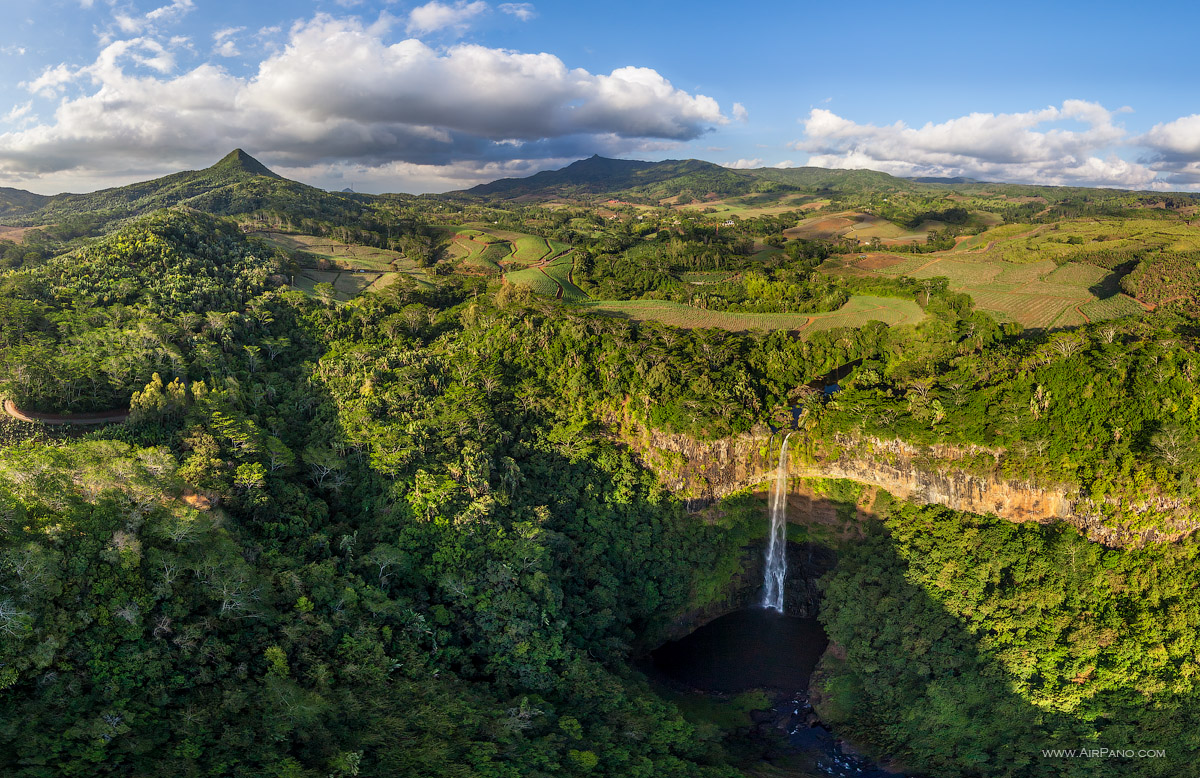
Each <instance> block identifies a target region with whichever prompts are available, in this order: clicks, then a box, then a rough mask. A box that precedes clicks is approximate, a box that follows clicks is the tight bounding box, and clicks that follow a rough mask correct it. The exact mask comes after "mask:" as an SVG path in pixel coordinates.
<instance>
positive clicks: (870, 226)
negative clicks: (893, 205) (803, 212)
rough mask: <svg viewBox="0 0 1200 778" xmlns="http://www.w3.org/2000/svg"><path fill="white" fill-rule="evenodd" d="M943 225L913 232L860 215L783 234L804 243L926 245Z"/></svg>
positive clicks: (846, 214) (832, 217)
mask: <svg viewBox="0 0 1200 778" xmlns="http://www.w3.org/2000/svg"><path fill="white" fill-rule="evenodd" d="M945 227H946V225H945V224H944V223H943V222H939V221H932V220H927V221H924V222H922V223H921V224H919V225H917V226H916V227H914V228H908V227H903V226H901V225H899V224H896V223H894V222H890V221H888V220H887V219H883V218H881V217H879V216H873V215H872V214H869V213H862V212H859V211H841V212H839V213H834V214H821V215H818V216H813V217H811V218H808V219H804V220H802V221H801V222H800V223H799V224H797V225H796V226H795V227H792V228H791V229H787V230H784V231H783V234H784V236H785V237H788V238H801V239H805V240H815V239H825V240H829V239H833V238H848V239H851V240H858V241H862V242H868V241H871V240H874V239H875V238H878V239H879V240H880V241H882V242H883V243H885V244H887V243H892V244H896V243H912V242H913V241H918V242H924V241H925V239H926V238H927V237H928V234H929V231H930V230H942V229H945Z"/></svg>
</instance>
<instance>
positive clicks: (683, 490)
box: [622, 428, 1200, 546]
mask: <svg viewBox="0 0 1200 778" xmlns="http://www.w3.org/2000/svg"><path fill="white" fill-rule="evenodd" d="M622 439H623V440H624V441H625V442H626V443H627V444H628V445H629V446H630V447H631V448H632V449H633V450H634V451H635V452H636V453H637V454H638V456H639V457H640V458H641V459H642V460H643V461H644V462H645V463H646V465H647V466H649V467H650V468H651V469H653V470H654V471H655V472H657V473H658V475H659V477H660V479H661V480H662V482H663V484H664V485H665V486H666V487H667V488H668V489H670V490H672V491H673V492H675V493H676V494H678V495H679V496H680V497H681V498H683V499H684V500H685V501H686V502H687V505H688V509H689V510H698V509H699V508H702V507H704V506H706V505H708V504H711V503H712V502H715V501H716V500H719V499H720V498H722V497H725V496H726V495H729V494H732V493H734V492H737V491H740V490H743V489H748V488H751V487H754V486H757V485H759V484H762V483H763V482H764V481H766V480H767V479H768V478H770V477H771V475H772V474H773V473H774V472H775V467H776V462H777V459H776V458H777V457H778V451H779V446H780V444H781V441H782V436H781V435H778V434H772V432H771V431H770V430H769V429H767V428H762V429H757V430H754V431H752V432H749V433H745V434H742V435H737V436H733V437H728V438H721V439H718V440H713V441H698V440H696V439H694V438H690V437H688V436H686V435H678V434H662V433H656V432H654V431H644V430H643V431H640V432H639V433H637V434H634V435H628V434H626V435H623V436H622ZM838 444H839V445H840V450H841V453H838V454H836V455H834V456H821V455H819V454H818V455H817V456H815V457H811V458H810V461H808V462H804V463H801V461H800V460H801V457H800V456H797V457H795V458H793V460H792V461H793V465H792V470H791V473H792V475H793V476H801V477H810V478H845V479H849V480H852V481H857V482H859V483H862V484H867V485H869V486H874V487H878V488H880V489H884V490H886V491H888V492H890V493H891V494H893V495H894V496H896V497H898V498H900V499H911V500H915V501H917V502H921V503H927V504H938V505H945V506H946V507H949V508H953V509H954V510H960V511H966V512H969V513H978V514H995V515H997V516H999V517H1000V518H1003V519H1007V520H1009V521H1014V522H1026V521H1036V522H1042V523H1049V522H1053V521H1056V520H1058V521H1065V522H1067V523H1068V524H1071V525H1072V526H1074V527H1076V528H1077V529H1079V531H1080V532H1082V533H1083V534H1084V535H1086V536H1087V537H1088V538H1089V539H1091V540H1093V541H1096V542H1099V543H1103V544H1105V545H1108V546H1127V545H1136V544H1140V543H1146V542H1162V541H1170V540H1175V539H1178V538H1180V537H1182V536H1183V535H1186V534H1188V533H1189V532H1192V531H1195V530H1196V529H1197V528H1200V522H1197V521H1196V520H1195V519H1194V518H1193V517H1192V516H1190V515H1188V513H1187V512H1186V510H1184V506H1183V505H1182V504H1181V505H1178V506H1174V505H1165V504H1164V505H1158V504H1157V503H1156V504H1155V505H1153V506H1150V505H1148V506H1147V509H1152V510H1155V511H1157V512H1158V514H1159V515H1160V516H1161V515H1165V516H1167V517H1168V518H1167V519H1165V520H1163V521H1160V522H1159V527H1158V528H1136V529H1135V528H1129V527H1113V526H1110V525H1109V524H1106V523H1105V522H1104V520H1103V516H1102V514H1101V512H1100V511H1099V510H1098V509H1097V506H1096V505H1094V504H1093V503H1092V502H1091V501H1090V500H1087V499H1085V498H1082V497H1081V496H1080V495H1079V493H1078V490H1077V489H1076V488H1073V487H1071V486H1068V485H1061V484H1036V483H1030V482H1028V481H1022V480H1013V479H1009V478H1005V477H1004V476H1003V474H1002V473H1001V468H1000V464H999V463H1000V461H1001V457H1002V455H1003V453H1004V452H1003V451H1000V450H990V449H982V448H979V447H956V446H934V447H917V446H912V445H909V444H907V443H905V442H903V441H899V440H876V439H863V440H849V439H840V440H839V441H838ZM801 448H803V447H802V446H797V449H801ZM988 460H993V461H994V466H993V465H992V464H988ZM981 461H982V462H984V463H985V464H983V465H980V462H981ZM969 463H970V464H969ZM1158 502H1162V501H1161V500H1159V501H1158ZM1172 513H1174V514H1175V515H1174V517H1173V518H1172V517H1171V514H1172Z"/></svg>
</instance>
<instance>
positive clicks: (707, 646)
mask: <svg viewBox="0 0 1200 778" xmlns="http://www.w3.org/2000/svg"><path fill="white" fill-rule="evenodd" d="M828 643H829V639H828V638H827V637H825V630H824V629H823V628H822V627H821V625H820V623H818V622H817V620H816V619H801V618H796V617H794V616H785V615H783V614H781V613H779V612H777V611H775V610H772V609H770V608H750V609H747V610H740V611H734V612H733V613H729V614H726V615H724V616H721V617H720V618H718V619H714V620H713V621H710V622H709V623H707V624H705V625H704V626H703V627H700V628H699V629H697V630H696V631H695V632H692V633H691V634H689V635H687V636H685V637H683V638H680V639H679V640H674V641H671V642H670V643H667V644H665V645H663V646H660V647H659V648H657V649H656V650H655V651H653V652H652V653H651V657H652V659H653V661H654V667H655V669H656V670H657V671H658V672H660V673H662V674H663V675H664V676H666V677H668V678H670V679H671V680H673V681H675V682H677V683H680V684H682V685H684V686H688V687H690V688H693V689H697V690H700V691H705V692H718V693H722V694H730V693H737V692H743V691H746V690H749V689H778V690H780V691H783V692H786V693H788V694H792V693H797V692H801V693H803V692H806V691H807V689H808V679H809V676H811V675H812V671H813V668H815V667H816V666H817V661H818V660H819V659H820V658H821V654H822V653H824V651H825V646H826V645H828Z"/></svg>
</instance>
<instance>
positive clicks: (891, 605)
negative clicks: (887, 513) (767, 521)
mask: <svg viewBox="0 0 1200 778" xmlns="http://www.w3.org/2000/svg"><path fill="white" fill-rule="evenodd" d="M1064 531H1069V530H1064ZM907 572H908V564H907V562H905V561H904V559H902V558H901V556H900V555H899V554H898V553H897V546H896V544H895V541H894V540H893V539H892V538H891V536H890V534H889V533H888V531H887V530H886V528H884V527H883V526H882V525H880V524H875V525H874V526H873V528H872V530H871V531H870V532H869V534H868V537H867V538H865V539H864V540H863V541H862V542H861V543H858V544H855V543H853V542H851V543H850V544H848V545H847V546H845V547H844V548H843V550H842V552H841V553H840V554H839V563H838V568H837V569H836V570H835V571H834V572H832V573H831V574H830V575H828V576H827V577H826V578H824V579H823V580H822V588H823V590H824V595H825V603H824V606H823V608H822V614H821V620H822V621H823V622H825V623H826V626H827V631H828V632H829V635H830V639H831V641H833V642H834V645H832V646H831V650H830V652H829V653H827V655H826V658H825V660H824V662H823V664H822V666H821V668H820V669H819V670H818V681H817V682H816V685H817V686H818V687H819V688H820V689H821V690H822V692H823V693H822V694H821V695H820V699H819V700H818V702H817V707H818V712H819V713H820V714H821V716H822V719H823V721H824V722H825V723H826V724H828V725H830V726H831V727H833V729H834V731H835V733H841V734H844V735H846V736H847V737H851V738H853V739H856V740H860V741H861V742H862V743H865V744H872V747H873V748H875V749H878V755H880V757H881V758H883V759H885V760H886V759H889V758H890V759H894V760H895V762H896V763H897V764H902V765H904V766H905V768H906V769H908V770H910V771H912V772H911V773H910V774H913V775H918V774H920V775H930V776H938V777H939V778H941V777H942V776H945V778H952V777H953V778H959V777H960V776H1029V777H1030V778H1043V777H1045V778H1050V777H1051V776H1079V778H1128V776H1147V777H1148V778H1149V777H1151V776H1164V777H1165V776H1177V775H1182V774H1187V773H1188V772H1190V768H1191V767H1192V765H1193V761H1192V757H1193V754H1194V750H1195V746H1196V744H1197V737H1196V735H1195V734H1194V733H1195V732H1196V731H1197V728H1198V727H1200V698H1197V697H1196V696H1189V697H1186V698H1182V699H1179V698H1177V699H1176V701H1175V702H1174V703H1173V704H1171V705H1162V706H1155V705H1148V704H1147V703H1146V698H1144V697H1143V696H1142V695H1141V694H1140V693H1138V692H1135V691H1134V690H1133V689H1132V688H1131V689H1130V690H1129V693H1128V694H1127V695H1125V696H1122V697H1117V696H1115V695H1109V696H1108V697H1106V698H1103V703H1104V704H1099V705H1096V704H1095V703H1093V707H1094V708H1097V709H1102V710H1104V711H1105V712H1104V713H1103V714H1101V715H1100V716H1099V717H1098V718H1096V719H1095V721H1092V722H1089V721H1086V720H1085V719H1084V718H1082V717H1074V716H1071V715H1069V714H1066V713H1061V712H1051V711H1047V710H1044V709H1042V708H1040V707H1038V706H1036V705H1034V704H1033V703H1032V702H1030V701H1029V700H1027V699H1025V698H1023V697H1021V696H1020V695H1018V694H1017V693H1015V692H1014V690H1013V682H1014V681H1015V678H1014V677H1013V676H1012V675H1011V674H1010V672H1009V671H1008V670H1007V669H1006V668H1005V667H1003V666H1002V665H1001V664H1000V663H999V662H998V661H997V659H996V658H995V657H994V656H991V655H989V653H988V652H985V651H983V650H981V648H980V645H979V636H978V635H976V634H972V633H971V632H970V631H969V630H968V629H967V627H966V625H965V624H964V623H963V622H962V621H961V620H960V619H959V618H958V617H957V616H955V615H953V614H952V613H950V612H949V611H948V610H947V609H946V607H945V606H944V605H943V604H942V603H941V602H939V601H937V600H936V599H934V598H933V597H932V596H930V593H929V592H928V591H926V590H925V589H923V588H921V587H920V586H917V585H915V584H914V583H912V582H911V581H910V580H909V577H908V575H907ZM1009 648H1012V647H1011V646H1010V647H1009ZM1035 680H1036V679H1035ZM1085 682H1086V681H1085ZM882 732H886V733H888V735H887V736H886V742H884V741H882V740H881V739H880V734H879V733H882ZM1102 748H1103V749H1109V751H1108V752H1107V756H1105V757H1100V756H1095V757H1088V756H1080V755H1076V756H1067V755H1061V754H1060V755H1053V754H1051V753H1049V752H1051V751H1053V750H1057V749H1065V750H1068V751H1069V750H1071V749H1076V750H1079V749H1097V750H1098V749H1102ZM1127 749H1128V750H1131V751H1132V752H1134V753H1136V752H1137V751H1138V750H1139V749H1164V750H1165V758H1137V757H1136V756H1135V757H1134V758H1120V757H1114V756H1113V754H1112V751H1113V750H1122V751H1124V750H1127Z"/></svg>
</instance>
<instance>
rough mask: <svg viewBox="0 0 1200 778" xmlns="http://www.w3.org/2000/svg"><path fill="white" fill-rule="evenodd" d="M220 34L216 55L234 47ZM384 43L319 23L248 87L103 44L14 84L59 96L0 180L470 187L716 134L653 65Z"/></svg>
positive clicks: (301, 30)
mask: <svg viewBox="0 0 1200 778" xmlns="http://www.w3.org/2000/svg"><path fill="white" fill-rule="evenodd" d="M221 33H227V34H224V35H222V34H221ZM221 33H218V37H216V38H215V39H214V40H215V41H216V42H218V43H220V42H222V41H228V40H231V39H232V36H233V35H235V33H234V32H232V31H228V32H227V31H221ZM386 35H387V31H386V29H385V25H382V24H377V25H375V26H367V25H364V24H363V23H362V22H361V21H359V20H356V19H337V18H333V17H330V16H325V15H320V16H317V17H316V18H314V19H312V20H310V21H308V22H306V23H303V24H299V25H297V26H295V27H293V29H292V30H291V32H290V34H289V37H288V41H287V44H286V46H284V47H283V48H282V49H280V50H279V51H277V52H275V53H272V54H270V55H269V56H268V57H267V58H266V59H264V60H263V61H262V62H261V63H260V64H259V66H258V69H257V72H256V73H254V74H253V75H251V76H247V77H242V76H237V75H233V74H231V73H230V72H228V71H226V70H225V69H223V68H221V67H219V66H216V65H213V64H204V65H201V66H199V67H196V68H194V69H192V70H190V71H187V72H183V73H179V74H174V75H171V74H172V73H173V72H174V71H173V70H172V69H171V67H170V66H172V65H173V63H172V62H171V61H170V54H169V52H167V51H165V50H164V49H163V47H162V46H161V45H160V44H158V43H156V42H155V41H153V40H150V39H146V38H136V39H132V40H128V41H117V42H114V43H111V44H109V45H108V46H107V47H105V49H104V50H103V51H102V52H101V54H100V56H99V57H98V58H97V60H96V62H94V63H92V64H91V65H87V66H85V67H81V68H71V67H68V66H66V65H59V66H56V67H53V68H49V69H47V70H46V71H45V72H43V73H42V74H41V75H40V76H38V77H37V78H35V79H33V80H32V81H30V82H28V83H26V84H25V85H24V86H25V88H26V89H27V90H29V91H30V92H33V93H37V94H43V95H65V96H64V97H61V99H60V101H59V104H58V106H57V109H56V110H55V112H54V115H53V118H52V119H50V120H46V121H42V122H37V123H34V124H33V125H31V126H28V127H24V128H22V129H20V130H19V131H10V132H7V133H3V134H0V180H5V181H8V182H10V183H11V182H14V181H21V180H24V181H31V180H38V177H42V181H43V182H44V183H43V184H41V188H42V189H43V190H44V189H46V187H47V186H50V185H52V184H49V183H45V182H51V181H64V182H74V181H82V180H85V179H86V180H91V179H95V180H97V181H99V180H101V179H102V178H103V177H104V176H109V175H115V174H116V173H117V172H118V171H127V170H129V169H130V168H131V166H133V165H136V164H141V163H142V162H143V161H144V160H146V159H153V160H155V161H156V163H157V164H158V165H160V166H161V168H162V169H163V170H170V169H172V168H174V169H178V168H179V167H183V166H192V167H194V166H197V165H200V164H205V163H209V162H211V161H212V160H213V159H215V158H218V157H219V156H220V155H222V154H224V153H225V152H227V151H229V150H230V149H232V148H235V147H244V148H246V149H247V150H248V151H251V153H255V154H260V155H262V157H263V159H264V161H265V162H267V163H268V164H275V165H280V166H283V167H287V168H289V169H293V170H295V169H305V168H310V167H312V168H313V169H314V170H319V169H326V168H328V166H330V165H334V164H343V165H350V166H358V167H361V168H370V169H379V170H389V169H390V170H394V171H404V170H409V171H413V170H421V171H432V170H435V169H441V170H443V171H444V175H442V176H440V178H448V177H452V176H461V177H463V179H464V180H465V181H473V180H475V178H476V176H483V175H485V172H486V171H488V170H489V168H488V167H487V166H489V165H491V166H493V167H494V166H497V165H506V164H507V165H514V166H516V168H518V169H523V168H522V167H521V166H522V165H524V166H525V167H533V166H536V165H537V164H538V162H539V161H546V160H569V159H577V158H579V157H581V156H588V155H590V154H592V153H595V152H600V153H604V154H620V153H632V152H646V153H648V152H650V151H654V150H658V149H663V148H671V147H673V146H674V145H676V144H678V143H680V142H683V141H687V140H691V139H694V138H697V137H699V136H701V135H703V134H704V133H706V132H707V131H709V130H710V129H711V128H712V127H713V126H715V125H721V124H725V123H727V122H728V119H727V118H726V117H725V116H723V115H722V113H721V111H720V107H719V106H718V104H717V102H716V101H715V100H713V99H712V98H709V97H706V96H703V95H694V94H689V93H687V92H685V91H683V90H681V89H678V88H676V87H674V86H673V85H672V84H671V83H670V82H669V81H668V80H667V79H666V78H664V77H663V76H662V75H661V74H659V73H658V72H656V71H655V70H652V69H649V68H640V67H624V68H619V69H617V70H614V71H612V72H611V73H608V74H602V73H590V72H588V71H586V70H583V69H578V68H569V67H568V66H567V65H566V64H565V63H564V62H563V61H562V60H560V59H559V58H558V57H556V56H554V55H551V54H545V53H541V54H525V53H520V52H514V51H508V50H503V49H492V48H487V47H483V46H478V45H467V44H461V45H455V46H450V47H448V48H444V49H434V48H432V47H430V46H428V45H426V44H425V43H423V42H421V41H419V40H416V39H407V40H400V41H398V42H394V43H393V42H389V41H388V40H386ZM137 65H141V66H145V67H149V68H151V71H147V70H144V69H139V68H136V67H134V66H137ZM64 90H65V91H64ZM514 157H520V159H517V160H514V159H513V158H514ZM319 166H325V168H321V167H319ZM389 166H390V167H389ZM405 166H408V167H405ZM47 176H49V178H46V177H47ZM422 176H423V177H424V178H425V179H428V180H440V179H439V176H437V175H432V174H428V172H426V173H422ZM362 178H364V179H365V178H367V177H365V176H364V177H362ZM355 180H358V178H356V179H355ZM71 185H73V186H78V184H74V183H71ZM401 185H403V182H397V186H396V187H394V188H398V187H399V186H401Z"/></svg>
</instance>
